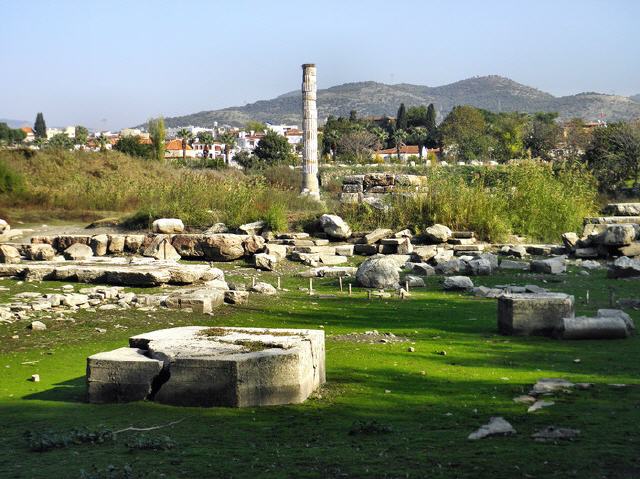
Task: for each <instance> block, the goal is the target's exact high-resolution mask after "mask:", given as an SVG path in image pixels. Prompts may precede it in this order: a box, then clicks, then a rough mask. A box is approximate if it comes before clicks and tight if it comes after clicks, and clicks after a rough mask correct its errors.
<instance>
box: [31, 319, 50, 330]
mask: <svg viewBox="0 0 640 479" xmlns="http://www.w3.org/2000/svg"><path fill="white" fill-rule="evenodd" d="M29 329H31V330H32V331H44V330H46V329H47V325H46V324H44V323H43V322H42V321H32V322H31V324H29Z"/></svg>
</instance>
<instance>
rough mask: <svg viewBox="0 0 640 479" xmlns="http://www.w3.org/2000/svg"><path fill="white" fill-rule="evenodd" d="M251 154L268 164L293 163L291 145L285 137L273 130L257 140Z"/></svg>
mask: <svg viewBox="0 0 640 479" xmlns="http://www.w3.org/2000/svg"><path fill="white" fill-rule="evenodd" d="M253 154H254V155H255V156H256V157H257V158H259V159H260V160H261V161H263V162H265V163H266V164H268V165H273V164H288V165H291V164H294V163H295V162H296V157H295V155H294V154H293V153H292V152H291V145H290V144H289V142H288V141H287V139H286V138H285V137H284V136H282V135H279V134H278V133H276V132H275V131H273V130H269V131H267V134H266V135H264V137H263V138H262V139H261V140H260V141H259V142H258V146H256V148H255V150H253Z"/></svg>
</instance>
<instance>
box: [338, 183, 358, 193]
mask: <svg viewBox="0 0 640 479" xmlns="http://www.w3.org/2000/svg"><path fill="white" fill-rule="evenodd" d="M342 193H362V184H356V183H353V184H349V183H346V184H343V185H342Z"/></svg>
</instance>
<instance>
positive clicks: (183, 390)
mask: <svg viewBox="0 0 640 479" xmlns="http://www.w3.org/2000/svg"><path fill="white" fill-rule="evenodd" d="M324 382H325V347H324V331H320V330H292V329H260V328H208V327H204V326H188V327H180V328H171V329H163V330H158V331H153V332H150V333H145V334H141V335H138V336H133V337H131V338H130V339H129V347H128V348H126V347H125V348H119V349H116V350H114V351H109V352H105V353H99V354H95V355H93V356H90V357H89V358H88V359H87V386H88V399H89V402H92V403H113V402H128V401H139V400H144V399H147V400H153V401H157V402H160V403H164V404H172V405H178V406H204V407H209V406H224V407H250V406H269V405H277V404H291V403H300V402H302V401H304V400H305V399H307V398H308V397H309V395H310V394H311V393H312V392H313V391H314V390H315V389H317V388H318V387H319V386H320V385H322V384H323V383H324Z"/></svg>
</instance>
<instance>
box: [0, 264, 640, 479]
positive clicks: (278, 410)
mask: <svg viewBox="0 0 640 479" xmlns="http://www.w3.org/2000/svg"><path fill="white" fill-rule="evenodd" d="M225 268H226V269H227V270H228V273H227V276H228V279H230V280H241V279H243V278H244V281H245V282H247V283H249V282H250V280H249V279H247V277H248V276H250V275H256V276H258V277H259V278H260V279H263V280H266V281H270V282H272V284H275V275H274V273H259V272H254V271H249V270H244V269H239V268H237V265H226V266H225ZM287 268H293V269H295V267H293V266H291V265H289V266H287ZM243 275H244V276H243ZM546 279H547V278H544V277H542V276H534V275H530V274H524V273H522V274H498V275H496V276H492V277H486V278H476V279H475V281H476V283H477V284H484V285H492V284H499V283H510V282H514V283H517V284H538V285H542V286H546V287H548V288H550V289H552V290H556V291H565V292H569V293H572V294H575V295H576V303H577V310H578V314H582V313H584V314H590V313H593V312H594V311H595V309H597V308H598V307H606V306H607V305H608V301H609V288H614V290H615V294H616V297H634V296H635V297H637V293H638V286H639V284H638V282H637V281H635V282H634V281H614V280H608V279H606V278H605V275H604V273H602V272H600V273H596V274H591V275H590V276H580V275H577V274H576V273H575V272H573V271H572V272H570V274H569V275H568V276H567V277H566V278H565V279H563V280H561V282H544V281H545V280H546ZM427 283H428V285H427V288H424V289H422V290H419V289H413V290H412V297H411V298H410V299H408V300H404V301H401V300H399V299H395V298H393V299H388V300H373V301H368V300H367V298H366V293H365V291H363V290H361V289H359V288H354V295H353V296H352V297H347V295H346V292H345V293H342V294H340V293H339V292H338V287H337V281H336V280H332V279H319V280H315V281H314V289H316V290H317V292H318V293H319V294H330V293H332V294H335V295H336V297H335V298H326V299H321V298H313V297H309V296H307V295H306V294H305V293H304V291H300V290H299V288H300V287H304V286H307V285H308V281H307V280H303V279H297V278H292V277H290V276H288V275H287V276H286V277H283V287H285V288H287V289H288V290H289V291H286V292H282V293H281V294H280V296H279V297H278V299H277V300H275V301H274V300H273V298H258V297H256V296H252V298H251V301H250V303H249V304H248V305H245V306H225V307H222V308H221V309H219V310H217V311H216V312H215V314H214V315H213V316H206V315H199V314H192V313H185V312H175V311H173V312H169V311H158V312H154V313H144V312H140V311H131V312H111V311H105V312H101V313H100V314H95V313H94V314H91V313H86V312H83V313H77V314H76V315H75V317H76V322H75V323H74V324H69V323H56V322H54V321H51V320H48V321H47V320H45V322H46V323H47V324H48V327H49V329H47V331H44V332H39V333H35V332H34V333H30V332H29V331H28V330H26V329H25V328H24V327H25V325H26V323H24V322H23V323H17V324H14V325H9V326H7V325H0V411H1V413H0V432H1V434H0V471H2V474H1V475H2V477H3V478H47V479H49V478H53V477H71V478H73V477H79V475H80V470H81V469H85V470H89V469H90V468H91V467H92V466H94V465H95V466H97V467H98V468H101V469H104V468H105V467H107V466H108V465H110V464H111V465H115V466H118V467H122V466H123V465H125V464H130V465H131V466H132V468H133V470H134V471H136V472H138V473H142V472H146V473H147V476H145V477H166V478H188V477H225V478H227V477H228V478H231V477H234V478H242V477H250V478H255V477H260V478H325V477H358V478H362V477H370V478H385V477H389V478H396V477H430V478H478V477H492V478H520V477H522V478H529V477H537V478H541V477H544V478H548V477H559V478H566V477H574V476H575V477H582V478H601V477H607V478H632V477H638V476H640V456H639V455H638V451H639V450H640V434H639V433H638V423H639V421H640V380H639V379H638V378H639V373H640V354H639V353H640V339H639V338H638V337H633V338H630V339H628V340H621V341H557V340H551V339H547V338H517V337H504V336H499V335H497V333H496V302H495V300H486V299H476V298H473V297H471V296H467V295H463V294H452V293H444V292H442V291H441V290H440V287H439V284H438V279H437V278H428V280H427ZM60 285H61V284H60V283H42V284H27V283H25V284H22V285H19V284H17V283H16V282H15V281H12V280H2V281H0V286H8V287H9V288H10V290H11V291H10V292H0V301H3V302H4V301H6V300H7V298H8V297H9V295H10V294H11V295H12V294H15V293H17V292H19V291H28V290H46V289H47V288H59V287H60ZM78 287H81V286H80V285H79V286H78ZM587 290H589V295H590V298H591V301H590V304H588V305H587V304H585V295H586V291H587ZM345 291H346V289H345ZM631 314H632V316H633V317H634V319H635V320H636V323H638V322H640V314H639V313H638V312H636V311H632V312H631ZM187 324H193V325H207V326H211V327H219V326H237V327H244V326H248V327H284V328H324V330H325V332H326V334H327V343H326V349H327V359H326V361H327V384H326V386H325V387H324V388H323V389H322V390H321V391H320V393H319V394H318V395H317V396H315V397H313V398H312V399H309V400H308V401H306V402H305V403H304V404H300V405H291V406H278V407H264V408H247V409H226V408H212V409H200V408H181V407H171V406H164V405H160V404H154V403H149V402H138V403H130V404H114V405H91V404H87V403H86V402H85V400H84V399H85V383H84V373H85V360H86V357H87V356H88V355H90V354H93V353H96V352H98V351H105V350H109V349H112V348H116V347H121V346H124V345H126V342H127V338H128V337H129V336H131V335H134V334H137V333H142V332H145V331H149V330H153V329H158V328H163V327H171V326H180V325H187ZM116 325H119V327H116ZM96 327H101V328H105V329H107V332H106V333H103V334H101V333H98V332H96V331H95V328H96ZM125 328H126V329H125ZM371 329H377V330H378V331H380V332H388V331H390V332H393V333H395V334H396V335H401V336H406V337H408V338H410V340H411V342H408V343H406V342H405V343H390V344H363V343H349V342H345V341H334V340H332V336H334V335H338V334H346V333H350V332H354V331H358V332H364V331H366V330H371ZM14 334H18V335H19V336H20V338H19V339H17V340H16V339H10V338H11V336H12V335H14ZM409 346H413V347H414V348H415V352H413V353H410V352H408V350H407V348H408V347H409ZM440 351H446V352H447V354H446V356H443V355H440V354H438V352H440ZM575 359H580V362H575V361H574V360H575ZM33 373H38V374H40V376H41V382H39V383H32V382H29V381H28V380H27V379H28V378H29V377H30V376H31V374H33ZM542 377H563V378H566V379H569V380H572V381H581V382H593V383H595V384H596V386H595V387H594V388H593V389H591V390H586V391H574V392H573V393H571V394H564V395H557V396H556V397H555V398H554V401H556V404H555V405H554V406H552V407H549V408H545V409H543V410H542V411H539V412H537V413H535V414H527V412H526V406H523V405H519V404H516V403H514V402H513V401H512V398H513V397H514V396H517V395H520V394H524V393H526V392H527V391H528V390H529V388H530V386H531V384H533V383H534V382H535V381H536V380H537V379H539V378H542ZM610 383H626V384H628V385H629V387H626V388H613V387H610V386H607V384H610ZM494 415H501V416H503V417H505V418H506V419H507V420H508V421H510V422H511V423H512V424H513V426H514V427H515V428H516V429H517V431H518V434H517V435H516V436H514V437H508V438H507V437H494V438H489V439H485V440H482V441H477V442H470V441H467V439H466V437H467V435H468V434H469V433H470V432H471V431H473V430H475V429H476V428H478V427H479V426H480V425H482V424H485V423H486V422H487V421H488V419H489V417H490V416H494ZM177 420H182V422H180V423H179V424H176V425H174V426H172V427H169V428H165V429H161V430H158V431H152V432H149V433H146V434H145V439H144V441H153V440H156V439H157V440H158V441H160V440H161V439H159V438H164V437H165V436H168V437H169V438H170V440H171V441H173V442H175V444H176V446H175V447H174V448H173V449H171V450H170V451H152V450H134V451H130V450H129V448H127V447H126V444H125V443H126V442H128V441H135V440H136V438H137V435H136V433H124V434H122V437H119V438H118V441H116V442H106V443H103V444H93V445H92V444H83V445H74V446H70V447H67V448H61V449H56V450H53V451H50V452H31V451H29V449H28V447H27V443H26V441H25V440H24V438H23V434H24V432H25V431H26V430H32V431H46V430H51V431H53V432H57V433H64V432H65V431H69V430H71V429H72V428H78V427H86V428H89V429H97V428H98V427H99V426H106V427H108V428H111V429H120V428H125V427H128V426H138V427H148V426H153V425H159V424H166V423H169V422H172V421H177ZM374 421H375V424H374V425H373V426H371V425H370V423H372V422H374ZM362 423H364V426H363V425H362ZM367 425H369V426H370V427H369V426H367ZM547 425H556V426H562V427H571V428H578V429H580V430H581V431H582V434H581V435H580V437H579V438H578V439H577V440H576V441H573V442H562V443H558V444H552V443H546V444H543V443H536V442H534V441H533V440H532V439H531V438H530V435H531V434H532V433H533V432H534V431H536V430H537V429H539V428H542V427H544V426H547ZM354 428H355V429H357V430H364V431H366V430H371V431H372V433H371V434H366V433H362V434H355V435H353V434H349V432H350V431H351V430H352V429H354ZM388 428H391V432H387V430H388ZM376 431H377V432H379V433H376ZM136 477H137V476H136Z"/></svg>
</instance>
